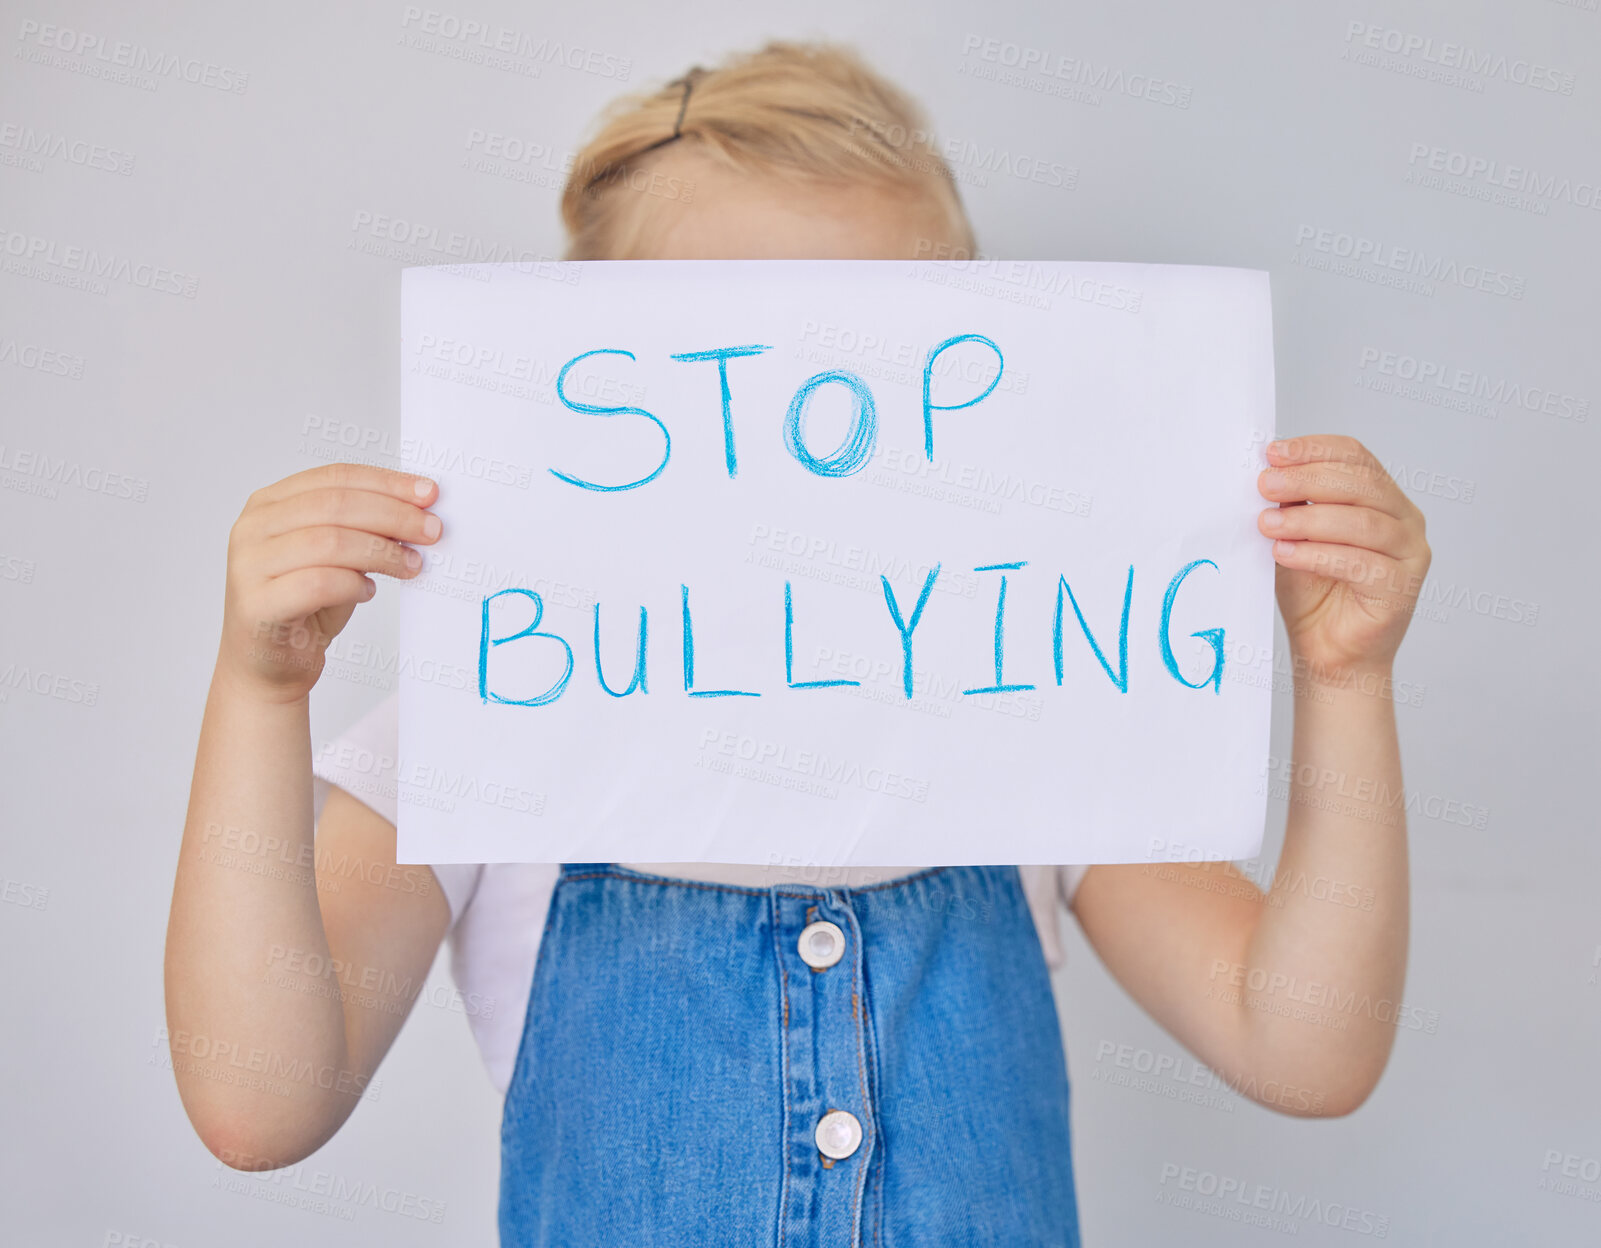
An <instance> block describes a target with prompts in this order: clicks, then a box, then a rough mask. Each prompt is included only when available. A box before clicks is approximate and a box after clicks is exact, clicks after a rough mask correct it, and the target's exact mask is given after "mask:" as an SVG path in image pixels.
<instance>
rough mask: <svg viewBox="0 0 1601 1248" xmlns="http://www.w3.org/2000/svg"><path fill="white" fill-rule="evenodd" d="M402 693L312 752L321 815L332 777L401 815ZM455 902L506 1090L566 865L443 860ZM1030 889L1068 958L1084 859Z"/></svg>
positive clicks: (696, 871) (487, 1045) (729, 874)
mask: <svg viewBox="0 0 1601 1248" xmlns="http://www.w3.org/2000/svg"><path fill="white" fill-rule="evenodd" d="M399 741H400V700H399V697H398V695H395V694H391V695H390V696H389V697H388V698H386V699H385V700H384V701H383V702H381V703H380V704H379V705H378V706H376V707H374V708H373V710H372V711H371V712H369V713H368V714H367V715H366V716H364V717H363V718H362V719H360V720H358V721H357V722H356V723H355V724H354V725H352V726H351V727H350V729H349V730H348V731H346V732H345V733H344V734H343V735H342V736H340V737H338V738H336V739H335V740H333V741H330V742H326V743H324V744H323V745H321V746H320V747H318V748H316V749H315V750H314V751H313V759H312V773H313V775H314V777H315V779H314V781H313V784H314V788H315V798H316V811H317V815H318V817H319V819H320V817H321V815H322V807H323V803H324V802H325V801H326V800H327V798H328V791H329V787H330V786H331V785H337V786H338V787H340V788H341V789H344V790H345V791H346V792H347V793H349V794H350V795H351V796H352V797H354V798H356V799H357V800H358V801H360V802H362V803H363V804H364V805H366V806H369V807H371V808H372V809H373V810H375V811H377V812H378V813H379V814H380V815H382V816H383V817H384V818H385V819H387V820H389V822H390V823H394V822H395V821H396V809H397V801H396V796H395V794H396V784H395V772H396V767H395V763H394V761H393V760H394V759H395V756H396V754H397V753H398V746H399ZM622 865H624V866H627V867H631V868H633V869H634V870H637V871H649V872H653V873H655V874H658V875H672V876H677V877H679V878H683V879H695V880H708V881H712V882H715V883H719V884H736V885H742V886H744V887H747V888H767V887H769V886H771V885H774V884H782V883H785V882H789V883H799V884H813V885H818V884H821V885H826V886H829V887H838V888H851V887H860V886H862V885H865V884H877V883H882V882H884V881H886V880H893V879H897V878H899V877H901V876H904V875H909V874H911V873H912V870H913V869H909V868H904V867H838V868H825V869H822V870H819V869H818V868H815V867H803V866H798V865H796V866H791V865H774V866H737V865H730V864H727V863H705V862H702V863H633V862H631V863H624V864H622ZM432 870H433V873H434V875H435V877H436V878H437V879H438V880H439V887H440V891H441V892H443V893H444V894H445V900H446V901H447V902H448V903H449V904H450V954H451V963H450V965H451V973H452V974H453V976H454V977H455V980H456V987H457V988H458V989H459V990H460V992H461V994H462V1000H463V1003H464V1005H463V1008H464V1011H465V1012H466V1014H467V1019H468V1022H469V1023H470V1024H471V1026H472V1032H473V1037H474V1038H475V1039H476V1040H477V1042H478V1049H479V1052H480V1053H481V1054H482V1055H483V1059H484V1064H485V1065H486V1066H487V1067H488V1068H489V1077H490V1079H491V1080H492V1081H493V1082H494V1084H495V1086H496V1087H497V1088H499V1089H500V1091H501V1092H502V1093H504V1092H505V1091H506V1088H507V1086H508V1085H509V1084H510V1083H511V1075H512V1066H513V1065H514V1063H515V1062H516V1060H517V1048H518V1045H519V1044H520V1043H521V1041H522V1030H523V1015H524V1014H525V1013H526V1012H527V1009H528V995H529V992H530V991H531V990H532V988H533V980H534V963H535V959H536V958H537V957H538V955H539V941H540V937H541V936H542V935H543V933H544V930H545V917H546V913H547V911H548V910H549V908H550V898H551V893H552V891H553V890H554V888H555V886H556V876H557V873H558V871H559V868H558V867H557V866H555V865H554V864H548V863H515V862H513V863H501V862H492V863H483V864H460V863H442V864H436V865H434V866H433V868H432ZM1018 870H1019V871H1020V872H1021V874H1022V878H1023V889H1024V893H1025V895H1026V896H1027V898H1028V906H1029V910H1030V912H1031V913H1032V914H1033V916H1034V925H1035V928H1036V929H1037V930H1038V932H1039V938H1040V945H1041V946H1042V947H1043V949H1044V951H1045V960H1046V961H1047V962H1048V963H1049V964H1050V965H1051V966H1058V965H1060V964H1061V962H1062V958H1063V952H1062V943H1061V934H1060V932H1059V931H1058V929H1057V906H1058V905H1063V906H1067V905H1071V904H1072V902H1073V895H1074V893H1075V892H1076V891H1077V890H1078V885H1079V881H1080V880H1082V879H1083V878H1084V872H1085V870H1086V868H1084V867H1069V866H1062V867H1053V866H1024V867H1019V868H1018Z"/></svg>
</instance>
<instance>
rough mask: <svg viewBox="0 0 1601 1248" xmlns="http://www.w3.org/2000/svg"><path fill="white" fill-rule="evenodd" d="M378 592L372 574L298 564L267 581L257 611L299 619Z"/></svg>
mask: <svg viewBox="0 0 1601 1248" xmlns="http://www.w3.org/2000/svg"><path fill="white" fill-rule="evenodd" d="M377 592H378V586H377V584H376V583H375V582H374V581H373V580H372V578H370V577H366V576H363V575H362V574H361V573H360V572H354V571H352V570H351V569H349V568H329V567H317V568H299V569H297V570H296V571H293V572H286V573H285V574H284V575H283V576H280V577H277V578H276V579H274V580H271V581H268V582H267V584H266V587H265V588H264V589H263V591H262V593H261V595H260V597H259V598H258V599H257V600H256V602H255V607H256V611H255V614H257V615H258V616H260V617H261V618H262V619H263V620H272V621H281V620H298V619H303V618H304V617H305V616H308V615H310V614H311V613H312V612H314V611H320V610H322V609H323V608H324V607H345V606H354V605H357V604H360V603H363V602H366V601H367V600H368V599H369V598H371V597H372V596H373V595H374V594H375V593H377Z"/></svg>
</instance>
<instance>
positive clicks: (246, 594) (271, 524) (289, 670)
mask: <svg viewBox="0 0 1601 1248" xmlns="http://www.w3.org/2000/svg"><path fill="white" fill-rule="evenodd" d="M436 493H437V487H436V486H435V485H434V483H433V482H432V481H430V480H428V479H427V478H426V477H417V476H412V475H411V474H409V473H404V472H392V471H390V470H389V469H387V468H374V467H369V466H367V465H363V464H326V465H324V466H322V467H319V468H310V469H307V470H306V471H305V472H297V473H295V475H294V476H292V477H285V478H284V479H283V480H282V481H279V482H277V483H275V484H273V485H269V486H267V487H265V488H264V489H260V490H257V491H256V492H255V493H254V494H252V495H251V496H250V499H249V501H248V502H247V503H246V504H245V509H244V511H243V512H241V513H240V516H239V519H238V520H237V521H235V522H234V526H233V530H232V532H230V533H229V535H228V591H227V600H226V606H225V608H224V610H223V626H222V647H221V650H220V652H219V654H218V666H219V668H225V669H227V670H228V672H229V674H230V676H232V677H233V678H235V679H236V680H239V681H240V682H242V683H243V684H244V685H246V686H247V687H253V688H254V689H255V690H256V691H258V692H260V693H262V694H264V695H266V696H268V697H271V698H274V699H284V700H292V699H295V698H300V697H304V696H305V695H306V694H307V693H308V692H310V690H311V687H312V686H313V685H314V684H316V683H317V677H318V676H320V675H321V674H322V667H323V653H324V651H326V650H327V648H328V643H329V642H331V641H332V640H333V639H334V638H335V637H336V636H338V635H339V630H340V629H342V628H344V626H345V624H346V622H347V621H349V619H350V615H351V612H352V611H354V610H355V609H356V604H357V603H361V602H366V601H367V600H368V599H369V598H371V597H372V596H373V594H375V593H376V592H377V590H378V586H377V584H376V583H375V582H374V581H373V580H372V578H371V577H369V576H367V575H366V573H368V572H383V573H386V574H387V575H389V576H394V577H398V578H400V579H402V580H410V579H411V578H412V577H414V576H416V575H417V573H418V572H419V571H421V570H422V555H421V554H420V553H418V552H417V551H415V550H412V549H410V548H409V547H407V546H404V545H402V544H401V543H403V542H413V543H420V544H427V543H432V542H435V541H437V540H438V538H439V532H440V523H439V518H438V517H437V516H435V515H432V514H430V513H429V512H427V511H425V510H424V508H425V507H427V506H428V505H429V504H430V503H432V502H433V501H434V499H435V495H436Z"/></svg>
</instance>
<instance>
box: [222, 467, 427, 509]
mask: <svg viewBox="0 0 1601 1248" xmlns="http://www.w3.org/2000/svg"><path fill="white" fill-rule="evenodd" d="M438 488H439V487H438V486H437V485H436V484H435V483H434V482H433V481H432V480H430V479H429V478H428V477H420V476H417V475H416V474H415V473H410V472H399V471H397V470H395V469H393V468H380V467H378V466H377V465H376V464H342V463H341V464H319V465H317V467H315V468H307V469H306V470H305V471H304V472H297V473H295V474H294V475H293V476H291V477H285V478H284V479H283V480H282V481H275V482H273V483H272V484H271V485H267V486H263V487H262V488H261V489H259V490H257V491H256V492H255V493H254V494H252V495H251V496H250V499H251V502H252V503H254V504H256V505H258V506H259V505H264V504H267V503H276V502H279V501H280V500H282V499H285V498H292V497H294V496H295V495H296V494H304V493H305V492H306V491H307V490H319V489H336V490H370V491H372V492H373V493H374V494H387V495H388V496H389V497H391V498H398V499H400V500H401V501H402V502H406V503H412V504H414V505H421V506H427V505H428V504H429V503H430V502H431V501H432V500H433V498H434V496H435V493H436V492H437V490H438Z"/></svg>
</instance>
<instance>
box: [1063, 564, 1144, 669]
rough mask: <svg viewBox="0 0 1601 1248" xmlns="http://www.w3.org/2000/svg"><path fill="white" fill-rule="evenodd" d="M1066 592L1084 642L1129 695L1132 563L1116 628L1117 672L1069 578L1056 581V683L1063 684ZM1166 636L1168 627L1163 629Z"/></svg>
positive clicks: (1132, 597)
mask: <svg viewBox="0 0 1601 1248" xmlns="http://www.w3.org/2000/svg"><path fill="white" fill-rule="evenodd" d="M1064 590H1065V591H1066V592H1067V598H1068V601H1069V602H1071V603H1072V604H1073V614H1074V615H1076V616H1078V626H1079V628H1081V629H1082V630H1083V631H1084V640H1085V641H1087V642H1089V643H1090V649H1091V650H1093V651H1094V652H1095V657H1096V658H1097V659H1099V660H1100V663H1101V667H1102V668H1104V669H1105V671H1106V674H1107V676H1108V677H1110V678H1111V681H1112V683H1113V684H1114V685H1116V686H1117V688H1118V692H1119V693H1127V692H1128V609H1129V604H1130V603H1132V602H1133V601H1134V565H1133V564H1132V563H1131V564H1129V569H1128V584H1127V585H1126V586H1124V589H1123V621H1122V623H1121V624H1119V625H1118V629H1117V671H1115V672H1114V671H1113V670H1112V665H1111V664H1110V663H1108V662H1107V661H1106V656H1105V655H1104V654H1102V653H1101V647H1100V645H1099V644H1098V643H1097V642H1096V640H1095V634H1094V633H1092V632H1090V626H1089V625H1088V624H1087V623H1086V622H1085V620H1084V612H1082V611H1080V610H1079V608H1078V599H1077V598H1075V597H1073V587H1072V586H1071V585H1069V584H1068V583H1067V577H1065V576H1059V577H1057V578H1056V628H1055V631H1054V632H1053V634H1052V647H1053V651H1054V653H1055V655H1056V683H1057V684H1058V685H1060V684H1061V683H1062V593H1063V591H1064ZM1163 634H1164V635H1165V634H1166V628H1165V627H1164V629H1163Z"/></svg>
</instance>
